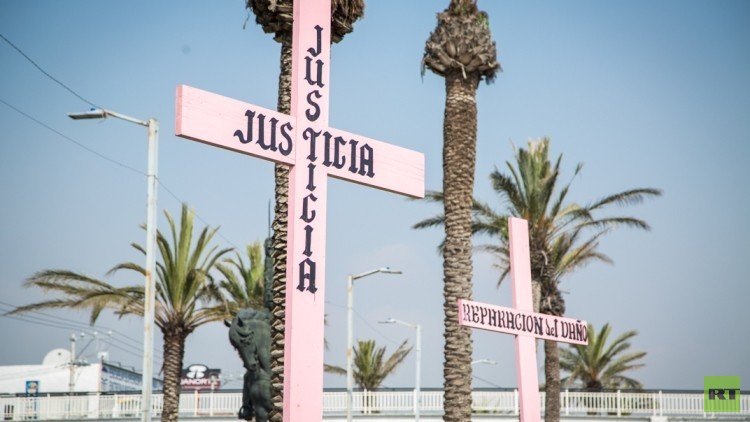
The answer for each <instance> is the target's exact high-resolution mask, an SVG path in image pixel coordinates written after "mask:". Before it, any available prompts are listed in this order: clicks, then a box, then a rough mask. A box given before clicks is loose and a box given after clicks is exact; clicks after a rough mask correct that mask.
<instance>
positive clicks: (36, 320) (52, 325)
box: [0, 309, 163, 359]
mask: <svg viewBox="0 0 750 422" xmlns="http://www.w3.org/2000/svg"><path fill="white" fill-rule="evenodd" d="M0 310H3V311H6V309H0ZM2 317H4V318H9V319H13V320H17V321H22V322H27V323H30V324H36V325H41V326H45V327H49V328H57V329H63V330H73V331H84V330H85V331H88V332H86V334H89V335H91V336H93V331H91V330H90V329H89V328H81V327H76V326H71V325H67V324H65V323H61V322H55V321H50V320H46V319H44V318H40V317H36V316H31V315H24V314H21V315H7V314H3V315H0V318H2ZM99 340H100V341H103V342H106V343H107V344H111V343H110V342H112V341H115V342H119V343H120V345H121V346H117V345H114V347H116V348H118V349H120V350H123V348H128V349H129V350H130V352H129V353H131V354H132V353H133V352H132V351H133V350H135V351H137V352H138V353H140V352H142V344H141V345H140V346H141V347H136V346H133V345H131V344H128V343H126V342H124V341H122V340H120V339H118V338H116V337H100V338H99ZM154 357H156V358H158V359H162V358H163V356H162V355H161V353H160V352H158V351H156V350H154Z"/></svg>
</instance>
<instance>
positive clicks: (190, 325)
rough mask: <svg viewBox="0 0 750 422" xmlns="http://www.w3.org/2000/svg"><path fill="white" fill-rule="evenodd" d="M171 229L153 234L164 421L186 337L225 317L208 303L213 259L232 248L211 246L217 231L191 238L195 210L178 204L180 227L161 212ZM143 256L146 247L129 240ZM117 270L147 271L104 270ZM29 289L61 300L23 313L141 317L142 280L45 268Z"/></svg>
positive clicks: (174, 403) (175, 392) (171, 409)
mask: <svg viewBox="0 0 750 422" xmlns="http://www.w3.org/2000/svg"><path fill="white" fill-rule="evenodd" d="M165 215H166V217H167V221H168V223H169V228H170V232H171V243H170V239H168V238H167V237H165V236H164V235H163V234H162V233H161V231H158V232H157V235H156V243H157V246H158V248H159V253H160V255H161V262H157V264H156V273H157V280H156V303H155V315H154V320H155V323H156V326H157V327H159V329H160V330H161V332H162V335H163V338H164V364H163V368H162V370H163V374H164V408H163V411H162V421H169V422H172V421H177V416H178V406H179V399H180V376H181V372H182V363H183V362H182V361H183V357H184V353H185V340H186V339H187V337H188V336H189V335H190V333H192V332H193V331H194V330H195V329H196V328H198V327H199V326H201V325H203V324H207V323H209V322H213V321H218V320H221V319H223V317H224V312H225V310H224V306H223V305H213V304H210V301H211V299H212V288H211V274H210V272H211V271H212V270H213V269H214V268H215V265H216V263H217V261H218V260H219V259H220V258H221V257H222V256H223V255H224V254H226V253H227V252H229V251H230V250H231V249H222V250H218V248H217V247H216V246H210V243H211V240H212V238H213V236H214V234H216V230H217V229H210V230H209V228H207V227H206V228H204V229H203V230H202V231H201V233H200V235H199V236H198V239H197V241H195V242H193V216H194V214H193V212H192V211H191V210H189V209H188V207H187V206H186V205H185V204H183V205H182V215H181V218H180V226H179V228H178V227H177V226H176V225H175V222H174V220H173V219H172V216H171V215H170V214H169V212H166V211H165ZM132 246H133V248H135V249H136V250H138V251H140V252H141V253H143V254H144V255H145V253H146V251H145V249H144V248H143V247H142V246H140V245H138V244H135V243H134V244H132ZM120 270H128V271H133V272H135V273H137V274H139V275H141V276H145V273H146V271H145V269H144V268H143V267H142V266H141V265H139V264H136V263H133V262H125V263H121V264H118V265H116V266H115V267H114V268H112V269H111V270H110V271H109V273H108V274H111V273H114V272H116V271H120ZM25 284H26V286H27V287H31V286H33V287H37V288H40V289H42V290H44V291H46V292H49V291H51V292H55V293H59V294H61V295H62V297H61V298H57V299H50V300H46V301H42V302H38V303H33V304H29V305H25V306H21V307H19V308H16V309H15V310H14V311H13V312H12V313H23V312H26V311H35V310H39V309H44V308H69V309H81V310H89V311H90V312H91V316H90V322H91V323H92V324H93V323H94V322H95V321H96V320H97V318H98V317H99V315H100V314H101V312H102V311H103V310H105V309H111V310H113V311H114V312H115V314H117V315H119V316H124V315H135V316H143V307H144V289H143V286H142V282H141V281H140V279H139V280H138V281H137V282H136V283H134V284H133V285H131V286H126V287H116V286H114V285H112V284H110V283H107V282H105V281H102V280H98V279H96V278H92V277H89V276H86V275H84V274H81V273H77V272H73V271H67V270H44V271H40V272H38V273H36V274H34V275H33V276H32V277H31V278H29V279H28V280H27V281H26V283H25Z"/></svg>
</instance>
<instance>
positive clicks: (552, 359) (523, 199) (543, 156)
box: [415, 138, 661, 422]
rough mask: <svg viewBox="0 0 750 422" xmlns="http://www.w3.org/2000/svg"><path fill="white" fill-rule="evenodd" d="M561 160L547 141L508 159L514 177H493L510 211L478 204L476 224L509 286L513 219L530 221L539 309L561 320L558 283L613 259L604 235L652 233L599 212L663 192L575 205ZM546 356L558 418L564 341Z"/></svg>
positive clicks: (434, 195) (552, 408)
mask: <svg viewBox="0 0 750 422" xmlns="http://www.w3.org/2000/svg"><path fill="white" fill-rule="evenodd" d="M561 162H562V155H560V156H559V157H558V158H557V160H556V161H555V163H554V164H552V162H551V161H550V160H549V139H546V138H545V139H542V140H540V141H538V142H529V144H528V149H523V148H520V149H518V150H517V151H516V157H515V165H514V164H512V163H510V162H506V165H507V167H508V171H509V173H503V172H501V171H499V170H497V169H495V171H493V172H492V173H491V175H490V180H491V182H492V187H493V189H494V190H495V192H497V194H498V195H499V196H500V198H501V200H502V201H503V203H504V204H505V205H506V206H507V208H506V210H505V212H497V211H495V210H494V209H492V207H490V206H489V205H487V204H484V203H482V202H480V201H474V202H473V211H472V212H473V222H472V227H471V230H472V233H474V234H485V235H489V236H491V237H493V238H496V239H497V240H498V242H497V243H495V244H492V245H484V246H482V249H484V250H487V251H490V252H492V253H495V254H496V255H497V257H498V258H499V266H500V268H501V270H502V272H501V276H500V281H502V280H503V279H504V278H505V277H506V276H507V275H508V272H509V270H510V266H509V262H508V217H509V216H514V217H520V218H524V219H526V220H528V222H529V248H530V257H531V277H532V285H533V290H534V310H535V311H537V312H542V313H545V314H549V315H556V316H562V314H564V313H565V302H564V300H563V298H562V295H561V293H560V290H559V289H558V285H559V283H560V281H561V279H562V278H563V277H564V276H565V275H566V274H569V273H571V272H573V271H574V270H576V269H578V268H580V267H581V266H584V265H586V264H588V263H590V262H592V261H603V262H608V263H611V262H612V260H611V259H610V258H609V257H608V256H606V255H604V254H603V253H601V252H600V251H599V250H598V247H599V240H600V239H601V237H602V236H604V235H606V234H607V233H609V232H610V231H611V230H612V229H614V228H616V227H618V226H627V227H632V228H637V229H643V230H648V229H649V226H648V224H647V223H646V222H644V221H642V220H639V219H636V218H633V217H620V216H615V217H612V216H608V217H603V218H595V217H594V215H595V214H597V213H599V212H601V211H602V210H604V209H606V208H607V207H609V206H612V205H620V206H622V205H633V204H637V203H640V202H642V201H643V200H644V199H645V198H647V197H653V196H658V195H661V191H659V190H657V189H653V188H638V189H630V190H626V191H623V192H618V193H615V194H613V195H608V196H606V197H604V198H602V199H599V200H597V201H595V202H593V203H591V204H589V205H586V206H581V205H578V204H576V203H568V202H567V195H568V192H569V190H570V185H571V183H572V181H573V180H574V179H571V181H569V182H568V183H567V184H566V185H564V186H563V187H562V188H559V186H558V180H559V177H560V165H561ZM581 168H582V165H581V164H579V165H578V166H577V167H576V170H575V173H574V177H575V175H578V173H579V172H580V170H581ZM558 188H559V189H558ZM427 198H428V199H429V200H431V201H434V202H445V201H444V195H443V194H442V193H440V192H430V193H428V195H427ZM444 223H445V218H444V217H443V215H438V216H436V217H433V218H430V219H427V220H424V221H421V222H419V223H417V224H416V225H415V228H424V227H432V226H438V225H443V224H444ZM441 247H442V248H444V247H445V246H441ZM446 252H447V251H446ZM498 284H499V283H498ZM544 354H545V366H544V368H545V371H544V372H545V389H546V393H547V394H546V401H545V406H546V411H545V420H546V421H548V422H550V421H558V420H559V412H560V366H559V356H558V348H557V344H556V343H555V342H554V341H545V343H544Z"/></svg>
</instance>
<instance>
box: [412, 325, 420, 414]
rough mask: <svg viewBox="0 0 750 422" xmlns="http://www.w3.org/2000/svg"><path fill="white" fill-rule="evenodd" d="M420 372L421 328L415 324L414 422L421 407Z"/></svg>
mask: <svg viewBox="0 0 750 422" xmlns="http://www.w3.org/2000/svg"><path fill="white" fill-rule="evenodd" d="M421 371H422V327H421V326H420V325H419V324H417V378H416V380H415V381H414V390H415V394H416V396H417V398H416V402H417V406H416V411H415V415H414V416H415V417H414V420H415V421H419V408H420V407H422V392H421V384H422V383H421V382H420V378H421Z"/></svg>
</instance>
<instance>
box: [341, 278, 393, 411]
mask: <svg viewBox="0 0 750 422" xmlns="http://www.w3.org/2000/svg"><path fill="white" fill-rule="evenodd" d="M377 273H383V274H401V271H398V270H391V269H390V268H389V267H383V268H378V269H376V270H370V271H366V272H364V273H361V274H357V275H352V274H349V275H348V276H347V277H346V420H347V422H351V420H352V405H353V400H354V397H353V390H354V374H353V373H352V360H353V358H354V349H353V342H354V280H357V279H360V278H363V277H367V276H368V275H373V274H377Z"/></svg>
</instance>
